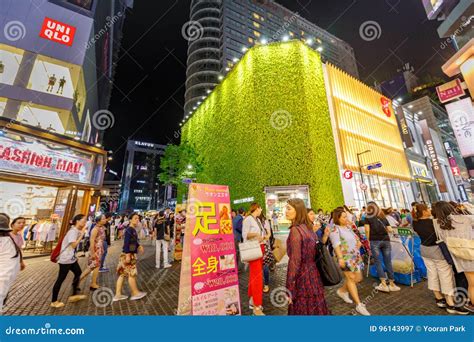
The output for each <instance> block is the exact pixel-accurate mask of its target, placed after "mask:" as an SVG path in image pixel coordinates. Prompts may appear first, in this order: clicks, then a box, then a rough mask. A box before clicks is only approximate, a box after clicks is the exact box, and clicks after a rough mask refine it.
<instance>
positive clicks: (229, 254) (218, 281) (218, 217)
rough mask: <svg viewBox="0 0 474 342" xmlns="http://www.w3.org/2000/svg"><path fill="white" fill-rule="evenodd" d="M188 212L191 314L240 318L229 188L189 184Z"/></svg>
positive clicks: (187, 236)
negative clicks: (236, 316) (235, 316)
mask: <svg viewBox="0 0 474 342" xmlns="http://www.w3.org/2000/svg"><path fill="white" fill-rule="evenodd" d="M187 208H188V210H187V215H186V216H187V217H186V221H187V229H186V233H188V232H189V233H190V234H185V238H184V239H185V243H186V244H187V243H189V244H190V254H191V259H190V263H189V264H190V265H189V266H190V267H191V272H190V273H191V274H190V275H191V299H192V300H191V302H192V303H191V313H192V315H240V314H241V309H240V296H239V277H238V271H237V259H236V253H235V245H234V234H233V230H232V218H231V207H230V196H229V188H228V187H227V186H224V185H211V184H197V183H192V184H190V185H189V195H188V206H187ZM186 239H189V240H188V242H186ZM184 252H185V253H186V249H185V251H184Z"/></svg>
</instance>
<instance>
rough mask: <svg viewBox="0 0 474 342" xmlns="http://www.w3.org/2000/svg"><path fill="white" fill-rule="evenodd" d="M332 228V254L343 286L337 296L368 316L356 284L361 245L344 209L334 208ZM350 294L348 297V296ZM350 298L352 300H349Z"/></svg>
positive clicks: (359, 266)
mask: <svg viewBox="0 0 474 342" xmlns="http://www.w3.org/2000/svg"><path fill="white" fill-rule="evenodd" d="M332 219H333V222H334V227H333V228H332V229H331V234H330V235H329V238H330V239H331V243H332V246H333V247H334V252H335V253H336V255H337V260H338V263H339V266H340V267H341V270H342V271H343V272H344V276H345V281H344V285H342V287H341V288H339V289H338V290H337V291H336V293H337V295H338V296H339V297H340V298H341V299H342V300H344V301H345V302H346V303H348V304H352V303H354V302H355V304H356V311H357V312H358V313H360V314H361V315H364V316H370V313H369V312H368V311H367V309H366V307H365V304H364V303H362V302H361V301H360V298H359V293H358V291H357V284H358V283H360V282H361V281H362V272H361V271H362V269H363V268H364V261H363V259H362V256H361V254H360V247H361V246H362V243H361V242H360V239H359V237H358V236H357V235H356V234H355V233H354V231H353V230H352V221H350V220H349V218H348V215H347V213H346V211H345V210H344V208H336V209H335V210H334V212H333V216H332ZM349 294H350V296H349ZM350 297H352V299H353V300H352V299H351V298H350Z"/></svg>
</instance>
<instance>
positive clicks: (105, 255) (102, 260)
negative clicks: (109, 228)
mask: <svg viewBox="0 0 474 342" xmlns="http://www.w3.org/2000/svg"><path fill="white" fill-rule="evenodd" d="M108 249H109V245H108V244H107V241H104V254H102V258H101V259H100V268H104V263H105V258H106V257H107V250H108Z"/></svg>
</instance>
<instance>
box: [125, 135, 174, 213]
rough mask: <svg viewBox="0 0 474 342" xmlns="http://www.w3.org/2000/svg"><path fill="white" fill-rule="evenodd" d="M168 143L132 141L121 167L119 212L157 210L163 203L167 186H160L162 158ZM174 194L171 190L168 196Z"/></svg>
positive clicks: (129, 142) (129, 143)
mask: <svg viewBox="0 0 474 342" xmlns="http://www.w3.org/2000/svg"><path fill="white" fill-rule="evenodd" d="M165 148H166V145H158V144H153V143H149V142H143V141H136V140H129V141H128V142H127V150H126V152H125V159H124V166H123V170H122V185H121V190H122V191H121V196H120V203H119V210H120V211H133V210H137V211H146V210H156V209H158V208H159V206H160V205H164V203H165V201H164V199H168V198H167V197H166V196H167V195H166V194H165V191H166V189H167V188H166V187H164V186H163V185H160V183H159V181H158V173H160V157H161V156H162V155H163V154H164V151H165ZM171 195H172V193H169V192H168V196H171Z"/></svg>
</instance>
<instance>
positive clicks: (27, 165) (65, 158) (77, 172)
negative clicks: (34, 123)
mask: <svg viewBox="0 0 474 342" xmlns="http://www.w3.org/2000/svg"><path fill="white" fill-rule="evenodd" d="M20 137H22V138H24V139H21V140H16V139H12V138H11V137H10V136H8V135H3V136H0V171H5V172H11V173H17V174H26V175H31V176H38V177H43V178H50V179H58V180H64V181H71V182H77V183H90V182H91V177H92V172H93V168H94V157H93V156H92V155H87V154H84V153H80V152H77V151H75V150H72V149H70V148H68V147H65V146H60V145H53V144H48V143H47V142H45V141H42V140H37V139H26V137H23V136H20ZM28 140H29V141H28Z"/></svg>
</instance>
